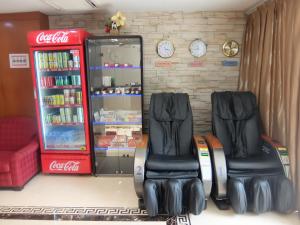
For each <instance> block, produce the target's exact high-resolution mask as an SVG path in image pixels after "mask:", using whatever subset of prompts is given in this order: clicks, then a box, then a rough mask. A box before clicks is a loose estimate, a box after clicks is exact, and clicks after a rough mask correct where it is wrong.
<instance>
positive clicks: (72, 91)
mask: <svg viewBox="0 0 300 225" xmlns="http://www.w3.org/2000/svg"><path fill="white" fill-rule="evenodd" d="M34 59H35V72H36V85H37V87H36V88H37V95H38V96H37V97H38V101H39V107H40V109H39V110H40V119H41V121H40V123H41V127H42V132H43V144H44V149H45V150H86V143H85V132H84V115H83V106H82V87H81V77H80V57H79V50H78V49H72V50H53V51H48V50H47V51H34Z"/></svg>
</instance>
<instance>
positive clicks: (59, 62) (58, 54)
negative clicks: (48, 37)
mask: <svg viewBox="0 0 300 225" xmlns="http://www.w3.org/2000/svg"><path fill="white" fill-rule="evenodd" d="M57 65H58V68H60V69H62V68H63V59H62V53H61V52H57Z"/></svg>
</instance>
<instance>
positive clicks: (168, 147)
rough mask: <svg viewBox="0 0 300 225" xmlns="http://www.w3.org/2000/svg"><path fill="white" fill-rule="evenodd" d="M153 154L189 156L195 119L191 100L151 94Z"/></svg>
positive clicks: (165, 94) (182, 97) (151, 145)
mask: <svg viewBox="0 0 300 225" xmlns="http://www.w3.org/2000/svg"><path fill="white" fill-rule="evenodd" d="M149 134H150V154H156V155H178V156H179V155H190V154H191V147H192V140H193V115H192V109H191V105H190V101H189V96H188V95H187V94H183V93H159V94H152V96H151V101H150V110H149Z"/></svg>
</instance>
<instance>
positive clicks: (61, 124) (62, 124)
mask: <svg viewBox="0 0 300 225" xmlns="http://www.w3.org/2000/svg"><path fill="white" fill-rule="evenodd" d="M45 125H46V126H51V127H55V126H83V125H84V123H52V124H50V123H48V124H45Z"/></svg>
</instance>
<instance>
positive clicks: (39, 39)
mask: <svg viewBox="0 0 300 225" xmlns="http://www.w3.org/2000/svg"><path fill="white" fill-rule="evenodd" d="M69 33H70V32H67V31H57V32H56V33H54V34H45V32H41V33H39V34H38V36H36V43H38V44H45V43H46V44H49V43H52V44H57V43H67V42H68V41H69V36H68V35H69Z"/></svg>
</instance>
